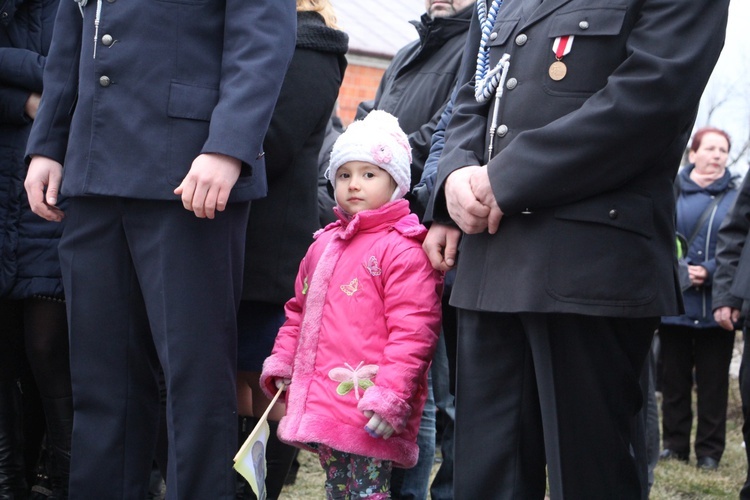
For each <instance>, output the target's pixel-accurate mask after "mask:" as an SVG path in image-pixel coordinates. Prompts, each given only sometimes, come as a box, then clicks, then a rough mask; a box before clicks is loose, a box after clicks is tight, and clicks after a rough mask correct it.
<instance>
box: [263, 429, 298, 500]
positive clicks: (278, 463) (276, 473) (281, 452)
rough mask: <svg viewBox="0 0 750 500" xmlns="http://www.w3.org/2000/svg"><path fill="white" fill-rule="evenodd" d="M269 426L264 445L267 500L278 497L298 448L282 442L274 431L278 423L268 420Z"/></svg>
mask: <svg viewBox="0 0 750 500" xmlns="http://www.w3.org/2000/svg"><path fill="white" fill-rule="evenodd" d="M268 426H269V427H270V428H271V435H270V436H269V437H268V444H267V445H266V491H267V492H268V498H269V500H274V499H276V498H279V495H280V494H281V489H282V488H283V487H284V480H285V479H286V476H287V474H289V469H290V468H291V467H292V462H293V461H294V459H295V458H296V456H297V450H298V448H297V447H295V446H290V445H288V444H286V443H282V442H281V440H279V438H278V436H277V435H276V432H277V431H278V430H279V423H278V422H272V421H270V420H269V421H268Z"/></svg>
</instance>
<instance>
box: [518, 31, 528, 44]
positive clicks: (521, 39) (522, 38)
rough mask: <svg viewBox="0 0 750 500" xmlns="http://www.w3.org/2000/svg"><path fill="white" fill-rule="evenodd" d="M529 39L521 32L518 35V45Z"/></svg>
mask: <svg viewBox="0 0 750 500" xmlns="http://www.w3.org/2000/svg"><path fill="white" fill-rule="evenodd" d="M528 39H529V37H527V36H526V35H525V34H523V33H521V34H520V35H518V36H517V37H516V45H519V46H520V45H524V44H525V43H526V41H527V40H528Z"/></svg>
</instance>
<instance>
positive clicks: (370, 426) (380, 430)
mask: <svg viewBox="0 0 750 500" xmlns="http://www.w3.org/2000/svg"><path fill="white" fill-rule="evenodd" d="M363 413H364V414H365V417H367V418H369V419H370V421H369V422H367V424H366V425H365V430H366V431H367V433H368V434H369V435H370V436H372V437H374V438H379V437H382V438H383V439H388V438H389V437H391V436H392V435H393V426H391V424H389V423H388V422H387V421H386V420H385V419H384V418H383V417H381V416H380V415H378V414H377V413H374V412H372V411H370V410H365V411H364V412H363Z"/></svg>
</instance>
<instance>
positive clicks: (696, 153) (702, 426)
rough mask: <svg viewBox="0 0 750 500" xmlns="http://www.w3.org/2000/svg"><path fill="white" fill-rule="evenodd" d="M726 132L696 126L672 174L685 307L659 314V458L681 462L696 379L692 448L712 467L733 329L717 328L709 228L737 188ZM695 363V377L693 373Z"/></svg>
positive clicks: (700, 462) (720, 437) (701, 464)
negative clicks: (683, 246)
mask: <svg viewBox="0 0 750 500" xmlns="http://www.w3.org/2000/svg"><path fill="white" fill-rule="evenodd" d="M730 145H731V143H730V140H729V135H728V134H727V133H726V132H725V131H723V130H720V129H717V128H712V127H706V128H702V129H700V130H698V131H697V132H696V133H695V135H694V136H693V139H692V142H691V143H690V151H689V153H688V155H689V158H688V159H689V161H690V163H691V164H690V165H688V166H687V167H685V168H684V169H682V170H681V171H680V172H679V173H678V175H677V180H676V190H677V191H678V193H679V194H678V196H677V231H678V232H679V233H680V234H682V235H683V236H685V238H687V241H688V245H687V246H688V250H687V257H686V261H687V268H688V274H689V276H690V288H688V289H686V290H685V291H684V292H683V299H684V302H685V314H683V315H682V316H672V317H665V318H662V324H661V326H660V327H659V338H660V340H661V356H662V370H663V372H662V378H661V381H662V382H661V387H662V395H663V401H662V443H663V451H662V452H661V456H660V457H661V458H662V459H677V460H681V461H683V462H687V461H688V460H689V456H690V429H691V427H692V420H693V414H692V410H691V399H692V398H691V396H692V390H693V380H695V384H696V386H697V396H698V405H697V409H698V411H697V413H698V427H697V431H696V437H695V455H696V458H697V466H698V468H700V469H708V470H713V469H716V468H718V466H719V461H720V460H721V456H722V454H723V453H724V444H725V434H726V415H727V398H728V391H729V363H730V361H731V359H732V349H733V347H734V332H728V331H726V330H724V329H723V328H721V327H720V326H719V325H718V324H717V323H716V322H715V321H714V317H713V313H712V307H711V285H712V278H713V274H714V271H715V270H716V260H715V252H716V234H717V232H718V230H719V226H720V225H721V222H722V221H723V220H724V217H725V216H726V214H727V212H728V211H729V208H730V207H731V206H732V204H733V203H734V199H735V198H736V196H737V190H736V186H735V182H734V178H733V177H732V174H731V173H730V172H729V170H727V168H726V166H727V158H728V155H729V148H730ZM693 370H695V378H693Z"/></svg>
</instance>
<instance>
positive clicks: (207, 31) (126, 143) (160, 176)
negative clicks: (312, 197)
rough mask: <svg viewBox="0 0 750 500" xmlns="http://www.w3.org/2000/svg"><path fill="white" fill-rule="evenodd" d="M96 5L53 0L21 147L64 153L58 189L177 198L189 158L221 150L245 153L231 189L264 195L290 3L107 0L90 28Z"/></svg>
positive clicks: (291, 20) (243, 196)
mask: <svg viewBox="0 0 750 500" xmlns="http://www.w3.org/2000/svg"><path fill="white" fill-rule="evenodd" d="M96 11H97V1H96V0H89V1H88V4H87V5H86V7H84V8H83V15H82V13H81V12H80V11H79V8H78V5H77V4H76V3H75V2H73V1H72V0H66V1H65V2H63V3H62V4H61V6H60V9H59V12H58V17H57V21H56V25H55V33H54V39H53V43H52V48H51V51H50V56H49V63H48V65H47V67H46V69H45V73H44V84H45V94H44V96H43V97H42V103H41V107H40V110H39V115H38V117H37V119H36V122H35V124H34V127H33V129H32V133H31V138H30V140H29V145H28V149H27V153H28V154H30V155H32V154H33V155H41V156H46V157H49V158H52V159H54V160H56V161H58V162H60V163H62V164H63V167H64V168H63V182H62V193H63V194H64V195H67V196H85V195H105V196H121V197H127V198H140V199H151V200H173V201H177V200H178V198H177V197H176V196H175V195H174V193H173V190H174V189H175V187H177V186H178V185H179V183H180V182H181V181H182V179H183V178H184V177H185V175H186V174H187V173H188V171H189V169H190V166H191V164H192V162H193V160H194V159H195V158H196V157H197V156H198V155H199V154H201V153H221V154H224V155H228V156H231V157H234V158H238V159H240V160H241V161H242V164H243V169H242V174H241V176H240V179H239V180H238V181H237V183H236V185H235V186H234V188H233V189H232V193H231V196H230V201H247V200H251V199H254V198H258V197H261V196H264V195H265V193H266V178H265V168H264V160H263V138H264V135H265V132H266V129H267V128H268V124H269V122H270V119H271V113H272V111H273V108H274V105H275V103H276V99H277V97H278V94H279V89H280V87H281V82H282V80H283V77H284V72H285V70H286V68H287V65H288V64H289V60H290V59H291V56H292V52H293V50H294V42H295V32H294V29H292V30H289V29H280V26H292V27H294V26H296V11H295V3H294V2H293V1H292V0H252V1H249V0H150V1H145V0H127V1H120V0H107V1H103V2H101V16H100V21H99V28H98V33H97V35H96V36H95V31H96V30H95V26H94V21H95V18H96ZM216 33H223V36H216V35H214V34H216ZM79 75H80V77H81V79H79Z"/></svg>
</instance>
